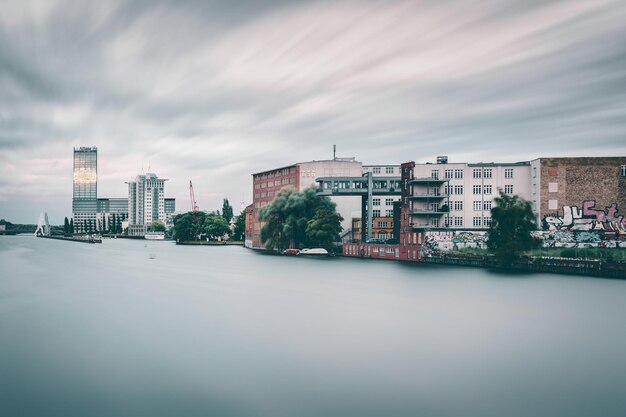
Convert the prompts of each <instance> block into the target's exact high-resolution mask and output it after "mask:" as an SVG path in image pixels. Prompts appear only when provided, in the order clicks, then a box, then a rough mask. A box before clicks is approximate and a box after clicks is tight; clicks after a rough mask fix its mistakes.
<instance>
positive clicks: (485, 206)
mask: <svg viewBox="0 0 626 417" xmlns="http://www.w3.org/2000/svg"><path fill="white" fill-rule="evenodd" d="M483 210H485V211H491V201H485V202H484V203H483Z"/></svg>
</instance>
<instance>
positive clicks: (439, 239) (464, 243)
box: [421, 231, 487, 256]
mask: <svg viewBox="0 0 626 417" xmlns="http://www.w3.org/2000/svg"><path fill="white" fill-rule="evenodd" d="M486 247H487V234H486V233H485V232H470V231H445V232H428V233H426V235H425V236H424V243H423V244H422V247H421V255H422V256H427V255H429V254H431V253H434V252H446V251H455V250H459V249H463V248H482V249H484V248H486Z"/></svg>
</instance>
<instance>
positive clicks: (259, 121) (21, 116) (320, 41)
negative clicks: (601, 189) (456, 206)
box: [0, 0, 626, 222]
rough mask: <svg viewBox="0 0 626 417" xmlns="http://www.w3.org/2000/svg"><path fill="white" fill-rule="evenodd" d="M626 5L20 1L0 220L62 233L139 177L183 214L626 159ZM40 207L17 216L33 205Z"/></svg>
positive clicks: (2, 43)
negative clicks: (293, 169)
mask: <svg viewBox="0 0 626 417" xmlns="http://www.w3.org/2000/svg"><path fill="white" fill-rule="evenodd" d="M625 19H626V3H624V2H623V1H621V0H597V1H593V2H589V1H586V0H573V1H552V2H546V1H524V2H520V1H513V0H511V1H487V0H485V1H483V0H475V1H472V2H453V1H444V2H442V1H388V2H385V1H374V0H372V1H366V0H364V1H317V2H315V1H310V2H309V1H302V2H293V1H259V2H248V1H241V2H223V1H212V2H211V1H208V2H207V1H199V0H198V1H173V0H160V1H126V0H115V1H110V2H99V3H94V2H81V1H71V0H54V1H52V0H50V1H35V0H28V1H26V0H22V1H19V2H18V1H15V2H12V3H10V4H8V5H5V6H4V7H3V11H2V13H1V14H0V97H1V98H2V100H0V127H1V129H0V162H1V166H0V177H2V178H3V181H2V182H0V217H5V218H8V219H10V220H14V221H19V222H28V221H31V222H33V221H35V220H36V218H37V215H38V212H39V211H41V210H48V211H49V212H50V217H51V218H52V220H53V222H61V221H62V219H63V217H64V216H66V215H69V214H70V212H69V211H70V199H71V157H72V147H73V146H81V145H97V146H98V147H99V177H100V182H99V194H100V195H101V196H123V195H124V194H125V192H126V191H125V187H124V184H123V181H125V180H127V179H129V178H130V177H132V176H134V175H136V174H137V173H138V172H139V171H140V170H141V167H142V164H143V166H144V168H147V167H148V164H150V165H151V166H152V168H153V170H154V171H156V172H157V173H158V174H159V175H162V176H164V177H167V178H170V182H169V191H168V194H171V195H173V196H175V197H177V198H178V200H179V201H178V207H179V208H180V209H185V208H186V207H187V205H188V202H187V195H188V194H187V189H186V186H187V184H188V180H189V179H192V180H193V181H194V184H197V185H196V187H197V189H196V195H197V196H198V198H199V202H200V205H201V207H203V208H207V209H215V208H218V206H219V205H220V204H221V198H222V197H223V196H224V197H228V198H229V199H230V200H231V202H233V203H234V204H235V205H236V206H237V205H238V204H239V202H249V201H250V199H251V195H250V193H251V190H250V188H251V187H250V173H252V172H256V171H260V170H263V169H267V168H270V167H274V166H283V165H287V164H290V163H292V162H295V161H303V160H310V159H323V158H326V157H329V156H330V155H331V149H332V144H337V145H338V148H339V153H340V154H342V155H350V156H356V157H357V158H358V159H359V160H361V161H363V162H366V163H399V162H402V161H404V160H407V159H415V160H417V161H429V160H432V159H433V158H434V156H436V155H440V154H447V155H449V156H450V159H451V160H455V161H465V160H468V161H479V160H497V161H515V160H524V159H530V158H534V157H539V156H549V155H563V156H574V155H615V154H624V152H625V151H626V141H625V140H624V138H625V137H626V119H625V118H624V117H623V116H624V114H626V87H624V86H626V47H625V46H624V41H623V40H624V39H626V27H624V25H623V22H624V20H625ZM29 201H30V202H35V203H34V204H27V202H29Z"/></svg>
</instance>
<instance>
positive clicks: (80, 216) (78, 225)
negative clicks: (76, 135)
mask: <svg viewBox="0 0 626 417" xmlns="http://www.w3.org/2000/svg"><path fill="white" fill-rule="evenodd" d="M97 212H98V148H96V147H95V146H93V147H80V148H74V162H73V190H72V219H73V222H74V232H75V233H88V232H91V231H95V230H96V228H97V221H96V213H97Z"/></svg>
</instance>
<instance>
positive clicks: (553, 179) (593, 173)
mask: <svg viewBox="0 0 626 417" xmlns="http://www.w3.org/2000/svg"><path fill="white" fill-rule="evenodd" d="M531 168H532V173H531V177H530V179H531V181H530V182H531V190H532V192H531V195H532V197H531V201H532V203H533V207H534V210H535V213H536V214H537V221H538V224H540V225H541V228H542V229H543V230H545V231H551V232H559V233H558V237H557V235H556V234H553V235H554V236H553V237H554V238H555V245H557V246H567V247H588V246H603V245H609V246H615V245H617V246H621V245H622V242H624V241H626V157H587V158H538V159H535V160H533V161H531Z"/></svg>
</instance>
